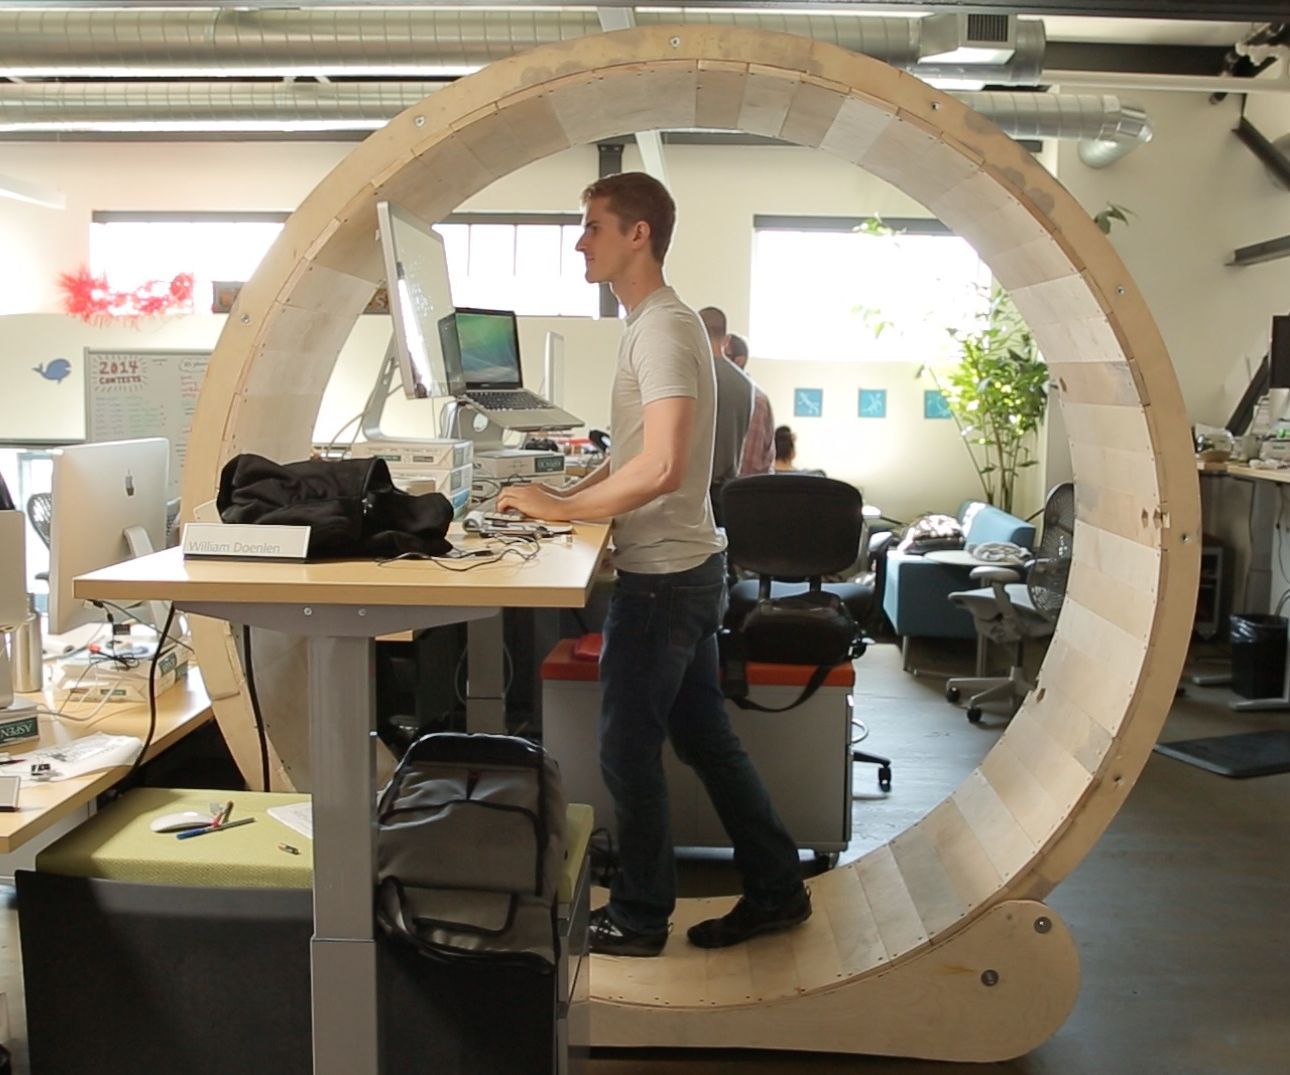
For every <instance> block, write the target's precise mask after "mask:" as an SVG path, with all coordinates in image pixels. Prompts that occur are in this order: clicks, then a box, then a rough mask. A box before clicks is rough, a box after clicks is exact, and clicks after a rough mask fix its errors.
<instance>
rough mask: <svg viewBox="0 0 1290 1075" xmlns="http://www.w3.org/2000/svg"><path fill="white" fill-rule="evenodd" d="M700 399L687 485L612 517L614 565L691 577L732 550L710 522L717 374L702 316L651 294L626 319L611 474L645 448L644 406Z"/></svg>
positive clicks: (670, 294)
mask: <svg viewBox="0 0 1290 1075" xmlns="http://www.w3.org/2000/svg"><path fill="white" fill-rule="evenodd" d="M676 397H684V398H687V399H693V400H694V431H693V434H692V435H691V437H690V457H689V460H688V461H687V463H686V467H685V476H684V477H683V478H682V480H681V487H680V488H679V489H677V490H676V492H673V493H665V494H664V495H662V496H660V497H657V498H655V499H654V500H651V501H650V502H649V503H648V504H644V505H642V506H641V507H639V508H636V509H635V510H634V511H629V512H625V513H623V514H622V515H619V516H617V517H616V518H615V519H614V527H613V542H614V566H615V567H618V568H621V569H622V570H624V571H639V572H642V573H644V574H651V575H654V574H665V573H671V572H676V571H688V570H689V569H690V568H692V567H697V566H698V565H699V564H701V563H703V561H704V560H706V559H707V558H708V557H709V556H711V555H712V554H713V553H714V552H720V551H721V550H722V549H724V548H725V547H726V540H725V535H724V534H723V533H720V532H719V531H718V530H717V528H716V526H715V525H714V524H713V521H712V505H711V503H710V502H709V500H708V486H709V485H710V483H711V480H712V439H713V425H714V421H715V415H716V374H715V371H714V368H713V359H712V349H711V347H710V346H709V345H708V336H707V333H706V332H705V331H704V328H703V322H701V321H700V320H699V317H698V315H697V314H696V313H695V312H694V311H693V310H691V309H690V308H689V307H688V306H686V305H685V303H683V302H682V301H681V300H680V299H679V298H677V295H676V292H675V291H673V290H672V289H671V288H670V287H660V288H658V289H657V290H655V291H652V292H650V294H649V295H648V296H646V298H645V299H644V300H643V301H642V302H640V303H639V304H638V305H637V306H636V308H635V309H634V310H632V312H631V313H630V314H628V316H627V324H626V328H625V329H624V330H623V338H622V342H621V343H620V344H619V346H618V369H617V371H616V373H615V375H614V388H613V396H612V400H611V404H610V427H609V428H610V431H611V432H612V434H613V450H612V451H611V452H610V456H609V458H610V464H609V465H610V469H611V472H612V471H614V470H617V469H618V468H619V467H621V466H623V465H624V464H625V463H627V462H628V461H629V460H631V459H634V458H635V457H636V456H638V455H640V454H641V452H642V451H643V450H644V448H645V407H646V405H647V404H650V403H653V402H655V401H656V400H660V399H672V398H676Z"/></svg>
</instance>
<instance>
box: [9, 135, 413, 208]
mask: <svg viewBox="0 0 1290 1075" xmlns="http://www.w3.org/2000/svg"><path fill="white" fill-rule="evenodd" d="M388 122H389V120H384V119H304V120H296V119H292V120H277V119H229V120H221V119H213V120H212V119H200V120H170V119H160V120H158V119H138V120H85V121H79V120H50V121H48V122H46V121H41V120H36V121H34V122H29V123H3V122H0V133H6V134H7V133H19V134H31V133H35V132H48V133H60V132H61V133H64V134H66V133H70V132H79V133H82V134H153V133H160V132H171V133H176V132H177V133H180V134H182V133H184V132H192V133H212V132H213V133H230V134H236V133H237V132H239V131H269V132H281V131H288V132H289V131H306V132H310V131H377V130H380V129H381V128H382V127H384V126H385V125H386V123H388ZM4 183H5V181H3V180H0V184H4ZM4 193H7V190H6V188H5V186H4V185H0V194H4ZM14 196H15V197H16V196H17V195H14ZM29 200H30V199H29ZM38 204H44V203H38ZM59 208H61V206H60V207H59Z"/></svg>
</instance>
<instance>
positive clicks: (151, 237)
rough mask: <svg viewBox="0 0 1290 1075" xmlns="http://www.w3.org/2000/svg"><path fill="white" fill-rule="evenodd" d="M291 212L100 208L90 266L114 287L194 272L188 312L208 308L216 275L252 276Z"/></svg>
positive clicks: (222, 277)
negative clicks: (121, 210) (112, 210)
mask: <svg viewBox="0 0 1290 1075" xmlns="http://www.w3.org/2000/svg"><path fill="white" fill-rule="evenodd" d="M286 219H287V214H286V213H249V212H248V213H98V212H96V213H95V214H94V217H93V223H92V224H91V225H90V271H91V272H92V273H93V274H94V275H96V276H99V275H103V276H106V277H107V281H108V286H109V287H111V288H112V290H113V291H133V290H134V289H135V288H138V287H140V286H142V285H144V284H146V283H148V282H149V281H151V280H160V281H163V282H169V281H170V280H172V279H174V278H175V277H176V276H178V275H179V274H180V273H192V274H193V302H192V306H191V307H190V308H189V309H188V310H185V311H181V312H185V313H193V312H195V311H201V310H205V311H209V310H210V300H211V284H212V282H213V281H215V280H243V281H245V280H249V279H250V278H251V275H252V273H254V272H255V270H256V267H257V266H258V265H259V264H260V261H261V259H263V257H264V255H265V253H267V251H268V249H269V247H270V246H271V245H272V244H273V240H274V239H276V238H277V237H278V233H279V232H280V231H281V230H282V222H283V221H284V220H286Z"/></svg>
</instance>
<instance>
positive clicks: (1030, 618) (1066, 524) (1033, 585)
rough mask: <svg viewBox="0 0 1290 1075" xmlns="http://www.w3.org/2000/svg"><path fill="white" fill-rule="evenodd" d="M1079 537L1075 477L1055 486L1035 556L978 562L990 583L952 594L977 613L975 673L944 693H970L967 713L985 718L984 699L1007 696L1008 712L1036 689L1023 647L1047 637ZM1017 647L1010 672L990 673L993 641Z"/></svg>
mask: <svg viewBox="0 0 1290 1075" xmlns="http://www.w3.org/2000/svg"><path fill="white" fill-rule="evenodd" d="M1074 541H1075V483H1074V482H1063V483H1062V484H1061V485H1057V486H1054V487H1053V489H1052V490H1051V491H1050V492H1049V494H1048V498H1047V500H1046V501H1045V502H1044V518H1043V534H1042V536H1041V537H1040V539H1039V547H1038V549H1036V551H1035V558H1034V559H1033V560H1031V561H1029V562H1028V563H1027V564H1025V565H1023V566H1022V567H1020V568H1015V569H1014V568H1011V567H1002V566H1000V567H977V568H973V569H972V574H971V577H972V578H973V579H974V580H975V581H977V582H981V583H985V584H986V585H985V586H983V587H982V588H980V589H975V590H960V591H958V592H957V593H952V594H950V600H951V601H952V602H954V604H955V605H957V606H958V607H959V608H962V609H964V610H966V611H968V612H970V613H971V614H972V618H973V620H974V622H975V625H976V632H977V640H976V675H974V676H962V677H955V678H953V679H950V680H947V681H946V684H945V697H946V700H947V701H949V702H951V703H957V702H958V701H959V699H960V697H961V696H962V695H963V694H964V693H967V694H968V700H967V701H968V704H967V719H968V720H970V721H971V722H972V723H973V724H976V723H978V722H979V721H980V720H981V704H982V703H983V702H990V701H999V700H1006V701H1007V702H1008V706H1009V709H1008V716H1010V717H1011V716H1012V715H1013V714H1014V713H1016V711H1017V708H1018V707H1019V706H1020V705H1021V700H1022V699H1023V698H1024V697H1025V696H1026V695H1027V694H1028V693H1029V692H1030V691H1031V690H1033V689H1034V684H1033V683H1032V682H1030V680H1028V679H1027V678H1026V674H1025V669H1024V667H1023V665H1024V650H1025V645H1026V641H1027V640H1028V639H1032V638H1048V637H1049V636H1051V635H1052V633H1053V625H1054V624H1055V623H1056V622H1057V614H1058V613H1059V612H1060V611H1061V607H1062V601H1063V599H1064V598H1065V595H1066V580H1067V577H1068V575H1069V573H1070V564H1071V549H1072V547H1073V545H1074ZM991 642H997V643H1000V644H1002V645H1009V646H1012V647H1013V658H1012V666H1011V667H1010V668H1009V670H1008V674H1007V675H1006V676H989V675H986V670H987V663H988V658H989V650H990V643H991Z"/></svg>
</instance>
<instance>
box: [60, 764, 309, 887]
mask: <svg viewBox="0 0 1290 1075" xmlns="http://www.w3.org/2000/svg"><path fill="white" fill-rule="evenodd" d="M230 800H231V801H232V803H233V813H232V815H231V817H230V820H232V821H237V820H238V819H239V818H246V817H253V818H255V821H254V823H252V824H250V825H241V826H238V827H237V828H235V829H229V830H228V831H227V832H214V833H208V834H207V835H205V836H196V837H193V838H191V839H188V840H180V839H179V838H178V837H177V836H176V835H175V834H174V833H156V832H153V831H152V830H151V829H150V828H149V827H148V826H149V824H150V823H151V822H152V821H153V820H154V819H155V818H158V817H161V816H162V815H163V814H173V813H178V812H179V811H183V810H196V811H197V812H198V813H201V814H208V813H209V812H210V804H211V803H213V802H228V801H230ZM308 800H309V796H308V795H303V794H299V793H295V792H291V793H276V792H275V793H268V794H266V793H264V792H257V791H192V790H187V789H185V790H172V789H170V788H135V789H134V790H132V791H127V792H126V793H125V794H124V795H122V796H121V797H120V798H119V799H118V800H117V801H116V802H114V803H112V804H111V805H110V806H108V807H106V808H105V809H103V810H100V811H99V812H98V813H97V814H95V815H94V816H93V817H92V818H90V819H89V821H87V822H85V824H83V825H80V826H79V827H77V828H75V829H73V830H72V831H71V832H69V833H68V834H67V835H66V836H64V837H63V838H62V839H60V840H58V841H56V842H55V843H53V844H51V845H50V846H49V847H47V848H45V850H44V851H42V852H41V853H40V854H39V855H37V856H36V869H37V870H39V871H41V872H43V873H57V874H67V875H70V876H73V877H101V878H105V879H107V880H111V881H135V882H138V883H140V884H154V885H184V886H199V887H204V888H205V887H213V888H309V887H310V885H311V884H312V882H313V841H312V840H309V839H307V838H305V837H304V836H301V835H300V834H299V833H297V832H294V831H293V830H291V829H289V828H288V827H287V826H286V825H283V824H282V823H281V822H280V821H276V820H274V819H273V818H271V817H269V816H268V814H267V813H266V811H267V810H268V809H269V807H271V806H281V805H284V804H286V803H298V802H308ZM279 844H285V845H287V846H289V847H295V848H297V849H298V850H299V852H300V853H299V854H298V855H293V854H291V853H290V852H288V851H283V850H281V849H280V848H279V847H278V845H279Z"/></svg>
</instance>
